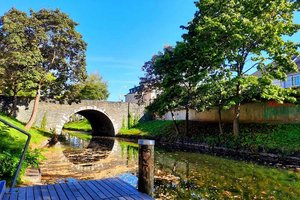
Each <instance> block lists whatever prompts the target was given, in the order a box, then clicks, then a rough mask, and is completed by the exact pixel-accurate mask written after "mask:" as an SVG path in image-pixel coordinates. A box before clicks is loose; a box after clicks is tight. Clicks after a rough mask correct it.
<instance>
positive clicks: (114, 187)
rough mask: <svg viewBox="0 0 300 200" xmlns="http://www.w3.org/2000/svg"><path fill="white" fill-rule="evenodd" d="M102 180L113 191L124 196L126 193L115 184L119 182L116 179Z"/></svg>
mask: <svg viewBox="0 0 300 200" xmlns="http://www.w3.org/2000/svg"><path fill="white" fill-rule="evenodd" d="M102 182H104V183H105V184H106V185H108V186H109V187H110V188H112V189H113V190H114V191H116V192H117V193H119V194H120V195H119V196H125V195H127V193H126V192H124V191H123V190H122V189H120V188H119V187H117V186H116V185H118V184H119V183H117V182H116V181H114V182H113V181H111V180H108V179H104V180H102Z"/></svg>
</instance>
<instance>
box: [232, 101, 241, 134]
mask: <svg viewBox="0 0 300 200" xmlns="http://www.w3.org/2000/svg"><path fill="white" fill-rule="evenodd" d="M240 110H241V103H238V104H237V105H235V107H234V120H233V135H234V136H235V137H237V136H238V135H239V131H240V129H239V121H240Z"/></svg>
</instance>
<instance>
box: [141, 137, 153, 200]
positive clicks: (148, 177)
mask: <svg viewBox="0 0 300 200" xmlns="http://www.w3.org/2000/svg"><path fill="white" fill-rule="evenodd" d="M138 144H139V176H138V190H139V191H140V192H143V193H146V194H148V195H150V196H153V190H154V144H155V141H154V140H138Z"/></svg>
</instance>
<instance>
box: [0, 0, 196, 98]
mask: <svg viewBox="0 0 300 200" xmlns="http://www.w3.org/2000/svg"><path fill="white" fill-rule="evenodd" d="M193 2H194V0H144V1H141V0H76V1H74V0H73V1H72V0H26V1H24V0H0V15H3V14H4V13H5V12H7V11H8V10H9V9H10V8H12V7H15V8H17V9H19V10H22V11H29V9H30V8H32V9H34V10H36V11H37V10H39V9H41V8H49V9H55V8H60V10H61V11H63V12H65V13H67V14H68V15H69V16H70V17H71V18H72V19H73V20H74V21H76V22H78V23H79V26H78V27H77V30H78V31H79V32H80V33H81V34H82V35H83V38H84V40H85V41H86V42H87V43H88V48H87V52H86V55H87V71H88V73H93V72H98V73H100V74H101V76H102V77H103V79H104V80H105V81H107V83H108V86H109V92H110V96H109V100H111V101H117V100H119V99H124V95H125V94H126V93H128V90H129V88H131V87H133V86H134V85H138V82H139V77H141V76H142V75H143V72H142V71H141V66H142V65H143V64H144V62H146V61H148V60H149V59H151V57H152V55H153V54H155V53H157V52H158V51H160V50H162V49H163V46H164V45H166V44H168V45H174V44H175V43H176V41H179V40H181V35H182V33H183V31H182V30H181V29H180V28H179V26H180V25H186V24H187V23H188V22H189V21H190V20H191V19H192V18H193V15H194V12H195V11H196V8H195V6H194V4H193Z"/></svg>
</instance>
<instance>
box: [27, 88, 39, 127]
mask: <svg viewBox="0 0 300 200" xmlns="http://www.w3.org/2000/svg"><path fill="white" fill-rule="evenodd" d="M40 97H41V86H40V85H39V87H38V90H37V92H36V96H35V100H34V104H33V109H32V113H31V116H30V119H29V121H28V122H27V124H26V126H25V130H29V129H30V128H31V127H32V125H33V123H34V121H35V119H36V114H37V111H38V105H39V101H40Z"/></svg>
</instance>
